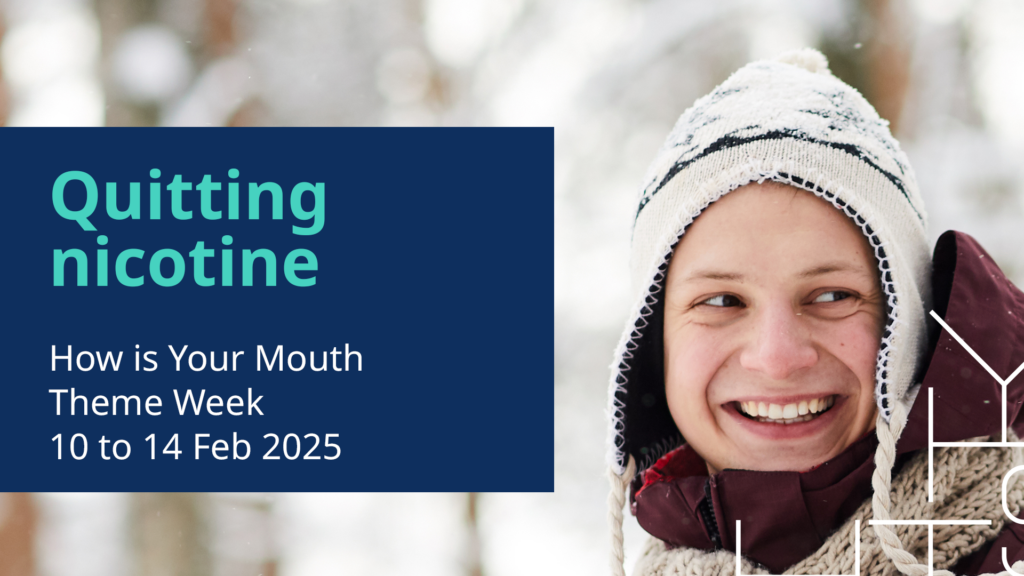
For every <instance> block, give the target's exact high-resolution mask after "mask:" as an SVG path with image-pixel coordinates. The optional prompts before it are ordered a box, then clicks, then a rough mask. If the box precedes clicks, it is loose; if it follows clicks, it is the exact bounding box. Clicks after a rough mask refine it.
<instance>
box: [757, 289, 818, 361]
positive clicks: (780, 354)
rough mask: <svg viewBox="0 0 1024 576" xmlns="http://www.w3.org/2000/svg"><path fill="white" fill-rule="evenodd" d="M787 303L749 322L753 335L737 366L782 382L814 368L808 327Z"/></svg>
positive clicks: (772, 306) (815, 352) (770, 307)
mask: <svg viewBox="0 0 1024 576" xmlns="http://www.w3.org/2000/svg"><path fill="white" fill-rule="evenodd" d="M799 314H800V313H799V311H798V310H794V309H793V305H792V304H791V303H790V302H776V303H772V304H770V305H767V306H764V307H762V309H761V310H759V311H758V313H757V314H755V315H754V317H753V318H751V320H752V321H753V326H752V328H751V329H752V334H751V338H750V340H749V342H748V344H747V345H746V346H745V347H744V349H743V351H742V352H741V354H740V365H741V366H742V367H744V368H746V369H747V370H753V371H756V372H761V373H762V374H764V375H765V376H767V377H768V378H770V379H772V380H785V379H786V378H788V377H790V376H791V375H792V374H794V373H795V372H798V371H799V370H802V369H804V368H809V367H811V366H814V364H815V363H816V362H817V361H818V350H817V348H815V346H814V342H813V339H812V338H811V333H810V330H809V327H808V326H807V325H806V323H805V322H804V319H803V318H802V317H801V316H800V315H799Z"/></svg>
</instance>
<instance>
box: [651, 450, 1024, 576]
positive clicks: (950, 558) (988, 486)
mask: <svg viewBox="0 0 1024 576" xmlns="http://www.w3.org/2000/svg"><path fill="white" fill-rule="evenodd" d="M992 441H996V442H997V441H999V438H993V439H992ZM1011 441H1015V439H1013V440H1011ZM876 458H877V457H876ZM1022 462H1024V455H1022V452H1021V449H1019V448H939V449H936V450H935V463H934V471H935V472H934V473H935V477H934V485H935V501H934V503H931V504H930V503H928V501H927V499H928V454H927V450H921V451H920V452H919V453H918V454H917V455H916V456H914V457H913V458H912V459H911V460H910V461H909V462H908V463H907V464H906V465H905V466H904V467H903V470H902V471H901V472H900V473H899V475H898V476H897V477H896V478H895V479H894V480H893V481H892V482H891V490H890V491H889V502H888V504H889V506H888V508H889V512H890V518H893V519H902V520H908V519H918V520H991V521H992V524H991V525H990V526H938V525H937V526H935V527H934V548H933V550H934V552H933V554H934V556H933V559H934V568H935V570H936V571H935V574H942V573H943V572H940V571H939V570H940V569H949V568H951V567H953V566H954V565H956V563H957V562H958V561H959V560H960V559H961V558H964V557H966V556H969V555H970V554H971V553H973V552H975V551H976V550H978V549H979V548H981V547H982V546H983V545H984V544H985V543H986V542H988V541H990V540H992V539H993V538H995V537H996V535H998V534H999V532H1000V531H1001V530H1002V528H1003V525H1004V524H1005V523H1006V522H1007V518H1006V516H1005V514H1004V513H1003V510H1002V481H1003V475H1004V474H1005V473H1006V472H1007V471H1008V470H1010V469H1011V468H1013V467H1015V466H1019V465H1021V464H1022ZM1022 476H1024V474H1017V475H1015V476H1014V477H1013V478H1012V479H1011V480H1010V484H1009V485H1008V488H1007V507H1008V508H1009V509H1010V511H1011V512H1012V513H1013V514H1014V515H1017V514H1018V513H1019V512H1020V510H1021V506H1022V504H1024V478H1022ZM872 517H873V516H872V501H871V500H868V501H866V502H864V503H863V504H862V505H861V506H860V508H858V509H857V511H856V513H854V515H853V516H852V517H851V518H850V519H849V520H848V521H847V522H846V523H845V524H843V526H842V527H840V528H839V529H838V530H837V531H836V532H835V533H834V534H832V536H831V537H830V538H829V539H828V540H827V541H826V542H825V544H824V545H822V547H821V548H819V549H818V551H817V552H815V553H814V554H811V555H810V556H808V557H807V558H805V559H804V560H802V561H801V562H799V563H798V564H796V565H795V566H792V567H790V568H789V570H787V571H786V572H785V573H786V574H852V573H853V568H854V564H853V550H854V549H853V535H854V521H855V520H860V525H861V548H860V552H861V573H862V574H873V575H882V574H884V575H887V576H889V575H896V574H899V572H900V571H903V572H906V573H914V574H927V573H928V572H927V570H928V569H927V565H926V564H924V563H926V562H927V558H928V549H927V548H928V526H899V527H895V535H896V536H897V537H898V539H899V541H900V543H901V544H900V546H899V548H901V549H902V550H900V552H903V553H904V554H906V553H910V554H912V555H913V556H914V557H916V558H917V559H923V562H924V563H922V560H918V561H917V562H914V561H913V560H911V559H909V557H905V556H904V559H905V561H904V563H903V565H902V566H901V570H898V569H897V565H896V562H895V561H894V560H892V559H890V556H891V555H893V551H892V550H890V551H889V554H887V553H886V551H885V550H884V549H883V548H884V546H883V543H882V542H880V540H879V536H880V534H879V533H877V532H876V530H875V527H872V526H869V525H868V520H870V519H871V518H872ZM890 528H891V527H890ZM883 530H885V528H883ZM908 560H909V561H908ZM1014 568H1015V570H1017V571H1018V572H1024V563H1018V564H1016V565H1014ZM742 572H743V574H767V573H768V572H767V571H766V570H764V568H761V567H759V566H756V565H754V564H753V563H751V562H750V561H749V560H746V559H743V560H742ZM735 573H736V557H735V556H734V555H733V553H732V552H728V551H724V550H719V551H716V552H704V551H701V550H696V549H693V548H676V549H673V550H666V548H665V543H664V542H662V541H661V540H658V539H656V538H651V539H650V540H649V541H648V543H647V545H646V547H645V549H644V551H643V553H642V556H641V557H640V558H639V560H638V561H637V564H636V569H635V570H634V573H633V574H634V576H732V575H734V574H735ZM946 574H949V573H948V572H946Z"/></svg>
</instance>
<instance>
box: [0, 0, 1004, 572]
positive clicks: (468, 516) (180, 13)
mask: <svg viewBox="0 0 1024 576" xmlns="http://www.w3.org/2000/svg"><path fill="white" fill-rule="evenodd" d="M0 18H2V26H0V30H2V32H0V34H2V36H0V121H2V122H3V123H4V124H6V125H10V126H104V125H106V126H211V125H212V126H314V125H317V126H319V125H327V126H554V127H555V138H556V173H555V198H554V206H555V247H554V253H555V287H554V288H555V310H556V313H555V318H554V339H555V350H554V354H555V374H554V375H553V378H554V382H555V402H556V409H555V412H556V422H555V424H556V438H555V459H556V462H555V469H556V477H555V492H554V493H553V494H481V495H467V494H34V495H26V494H8V495H0V576H14V575H18V576H29V575H35V574H38V575H45V576H72V575H74V576H93V575H95V576H126V575H135V574H138V575H145V576H150V575H159V576H164V575H166V576H179V575H180V576H186V575H188V576H207V575H218V576H236V575H237V576H250V575H251V576H257V575H263V576H278V575H284V576H319V575H330V574H345V575H390V574H403V575H405V574H416V575H449V574H451V575H459V574H464V575H467V576H479V575H481V574H486V575H488V576H505V575H509V576H511V575H520V574H530V575H533V576H541V575H547V574H551V575H556V574H557V575H564V574H604V573H607V546H606V541H607V535H606V531H605V513H606V508H605V498H606V495H607V484H606V480H605V467H604V453H605V448H604V441H605V421H604V406H605V391H606V380H607V366H608V364H609V363H610V361H611V351H612V348H613V346H614V344H615V342H616V340H617V339H618V335H619V331H620V329H621V328H622V325H623V322H624V320H625V318H624V316H625V312H626V310H627V307H628V303H627V302H626V294H627V286H626V284H627V280H626V270H627V255H628V244H629V236H630V226H631V216H632V214H633V209H634V206H633V198H634V195H635V193H636V189H637V186H638V184H639V181H640V178H641V177H642V175H643V172H644V169H645V167H646V164H647V162H648V161H649V160H650V158H651V156H652V155H653V153H654V152H655V150H656V149H657V147H658V146H659V144H660V143H661V140H662V139H663V138H664V137H665V135H666V134H667V133H668V131H669V129H670V128H671V126H672V124H673V122H674V120H675V118H676V117H677V116H678V115H679V114H680V113H681V112H682V111H683V110H684V109H685V108H686V107H688V106H689V105H690V104H691V103H692V102H693V100H694V99H696V98H697V97H699V96H701V95H703V94H704V93H706V92H708V91H709V90H710V89H711V88H712V87H714V86H715V85H716V84H718V83H719V82H721V81H722V80H724V79H725V78H726V77H727V76H728V74H729V73H730V72H732V71H733V70H735V69H736V68H738V67H739V66H741V65H743V64H744V63H746V62H747V61H749V60H751V59H757V58H765V57H771V56H774V55H776V54H778V53H779V52H782V51H785V50H788V49H793V48H799V47H803V46H815V47H818V48H819V49H821V50H822V51H823V52H825V54H826V55H827V56H828V58H829V60H830V62H831V63H832V70H833V71H834V72H835V73H836V74H837V75H838V76H840V77H841V78H843V79H844V80H846V81H847V82H849V83H851V84H853V85H854V86H856V87H857V88H858V89H860V90H861V91H862V92H863V93H864V94H865V96H867V98H868V99H869V100H870V101H871V102H872V103H873V104H874V105H875V106H876V107H877V108H878V109H879V112H880V113H881V114H882V116H884V117H886V118H888V119H889V120H890V121H891V123H892V126H893V129H894V132H895V134H896V136H897V138H899V139H900V141H901V142H902V143H903V146H904V148H905V149H906V150H907V152H908V154H909V156H910V158H911V161H912V163H913V165H914V167H915V169H916V171H917V174H918V180H919V182H920V185H921V189H922V192H923V194H924V197H925V201H926V204H927V206H928V209H929V212H930V216H931V226H932V236H933V238H934V237H937V236H938V234H939V233H940V232H942V231H943V230H945V229H947V228H953V227H955V228H958V229H961V230H964V231H967V232H969V233H971V234H973V235H975V236H976V237H978V238H979V239H980V240H981V241H982V243H983V244H984V245H985V246H986V247H987V248H988V250H989V251H990V252H991V253H992V254H993V256H995V257H996V259H997V260H998V261H999V262H1000V264H1001V265H1002V266H1003V267H1004V269H1005V270H1006V271H1007V272H1008V274H1009V275H1010V276H1011V277H1012V278H1015V279H1017V281H1018V282H1020V281H1021V280H1022V279H1024V251H1021V250H1020V246H1021V241H1022V239H1024V235H1022V233H1021V224H1022V222H1024V219H1022V214H1024V179H1022V178H1024V174H1022V172H1021V165H1022V164H1021V163H1020V162H1019V159H1020V158H1021V157H1022V153H1024V106H1022V104H1021V102H1022V100H1021V95H1022V93H1024V91H1022V88H1024V86H1022V84H1024V3H1021V2H1019V1H1016V0H984V1H981V0H979V1H977V2H971V1H968V0H906V1H901V0H761V1H753V0H717V1H715V2H707V1H705V0H245V1H242V0H0ZM524 233H528V232H527V231H524ZM541 336H542V334H541ZM543 340H544V339H543V338H541V341H542V342H543ZM539 401H548V400H547V399H546V398H542V399H539ZM438 464H439V466H441V467H443V455H442V456H441V461H439V463H438ZM408 472H409V473H411V474H415V473H416V472H417V471H415V470H411V471H408ZM643 540H644V535H643V533H642V531H641V530H640V529H639V527H638V526H637V525H636V523H635V521H633V520H632V519H629V520H628V522H627V526H626V549H627V566H631V565H632V563H633V561H634V560H635V556H636V553H637V551H638V549H639V547H640V545H641V544H642V542H643Z"/></svg>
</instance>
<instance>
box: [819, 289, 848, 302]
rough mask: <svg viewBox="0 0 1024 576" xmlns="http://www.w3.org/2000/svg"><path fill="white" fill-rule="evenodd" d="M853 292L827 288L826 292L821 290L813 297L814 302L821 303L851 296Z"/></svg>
mask: <svg viewBox="0 0 1024 576" xmlns="http://www.w3.org/2000/svg"><path fill="white" fill-rule="evenodd" d="M852 297H853V294H850V293H849V292H844V291H842V290H829V291H828V292H822V293H821V294H818V296H817V297H816V298H815V299H814V303H815V304H822V303H828V302H838V301H840V300H846V299H847V298H852Z"/></svg>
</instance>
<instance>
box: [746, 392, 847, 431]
mask: <svg viewBox="0 0 1024 576" xmlns="http://www.w3.org/2000/svg"><path fill="white" fill-rule="evenodd" d="M833 404H835V396H825V397H824V398H814V399H813V400H810V401H806V400H802V401H800V402H799V403H797V402H794V403H792V404H786V405H781V404H771V403H765V402H755V401H753V400H750V401H748V402H738V403H737V406H738V407H739V409H740V411H741V412H743V413H744V414H747V415H748V416H753V417H754V418H757V419H758V420H760V421H761V422H772V423H779V424H794V423H797V422H806V421H808V420H811V419H813V418H815V417H816V416H817V415H818V414H820V413H822V412H824V411H826V410H828V409H829V408H831V407H832V405H833Z"/></svg>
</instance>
